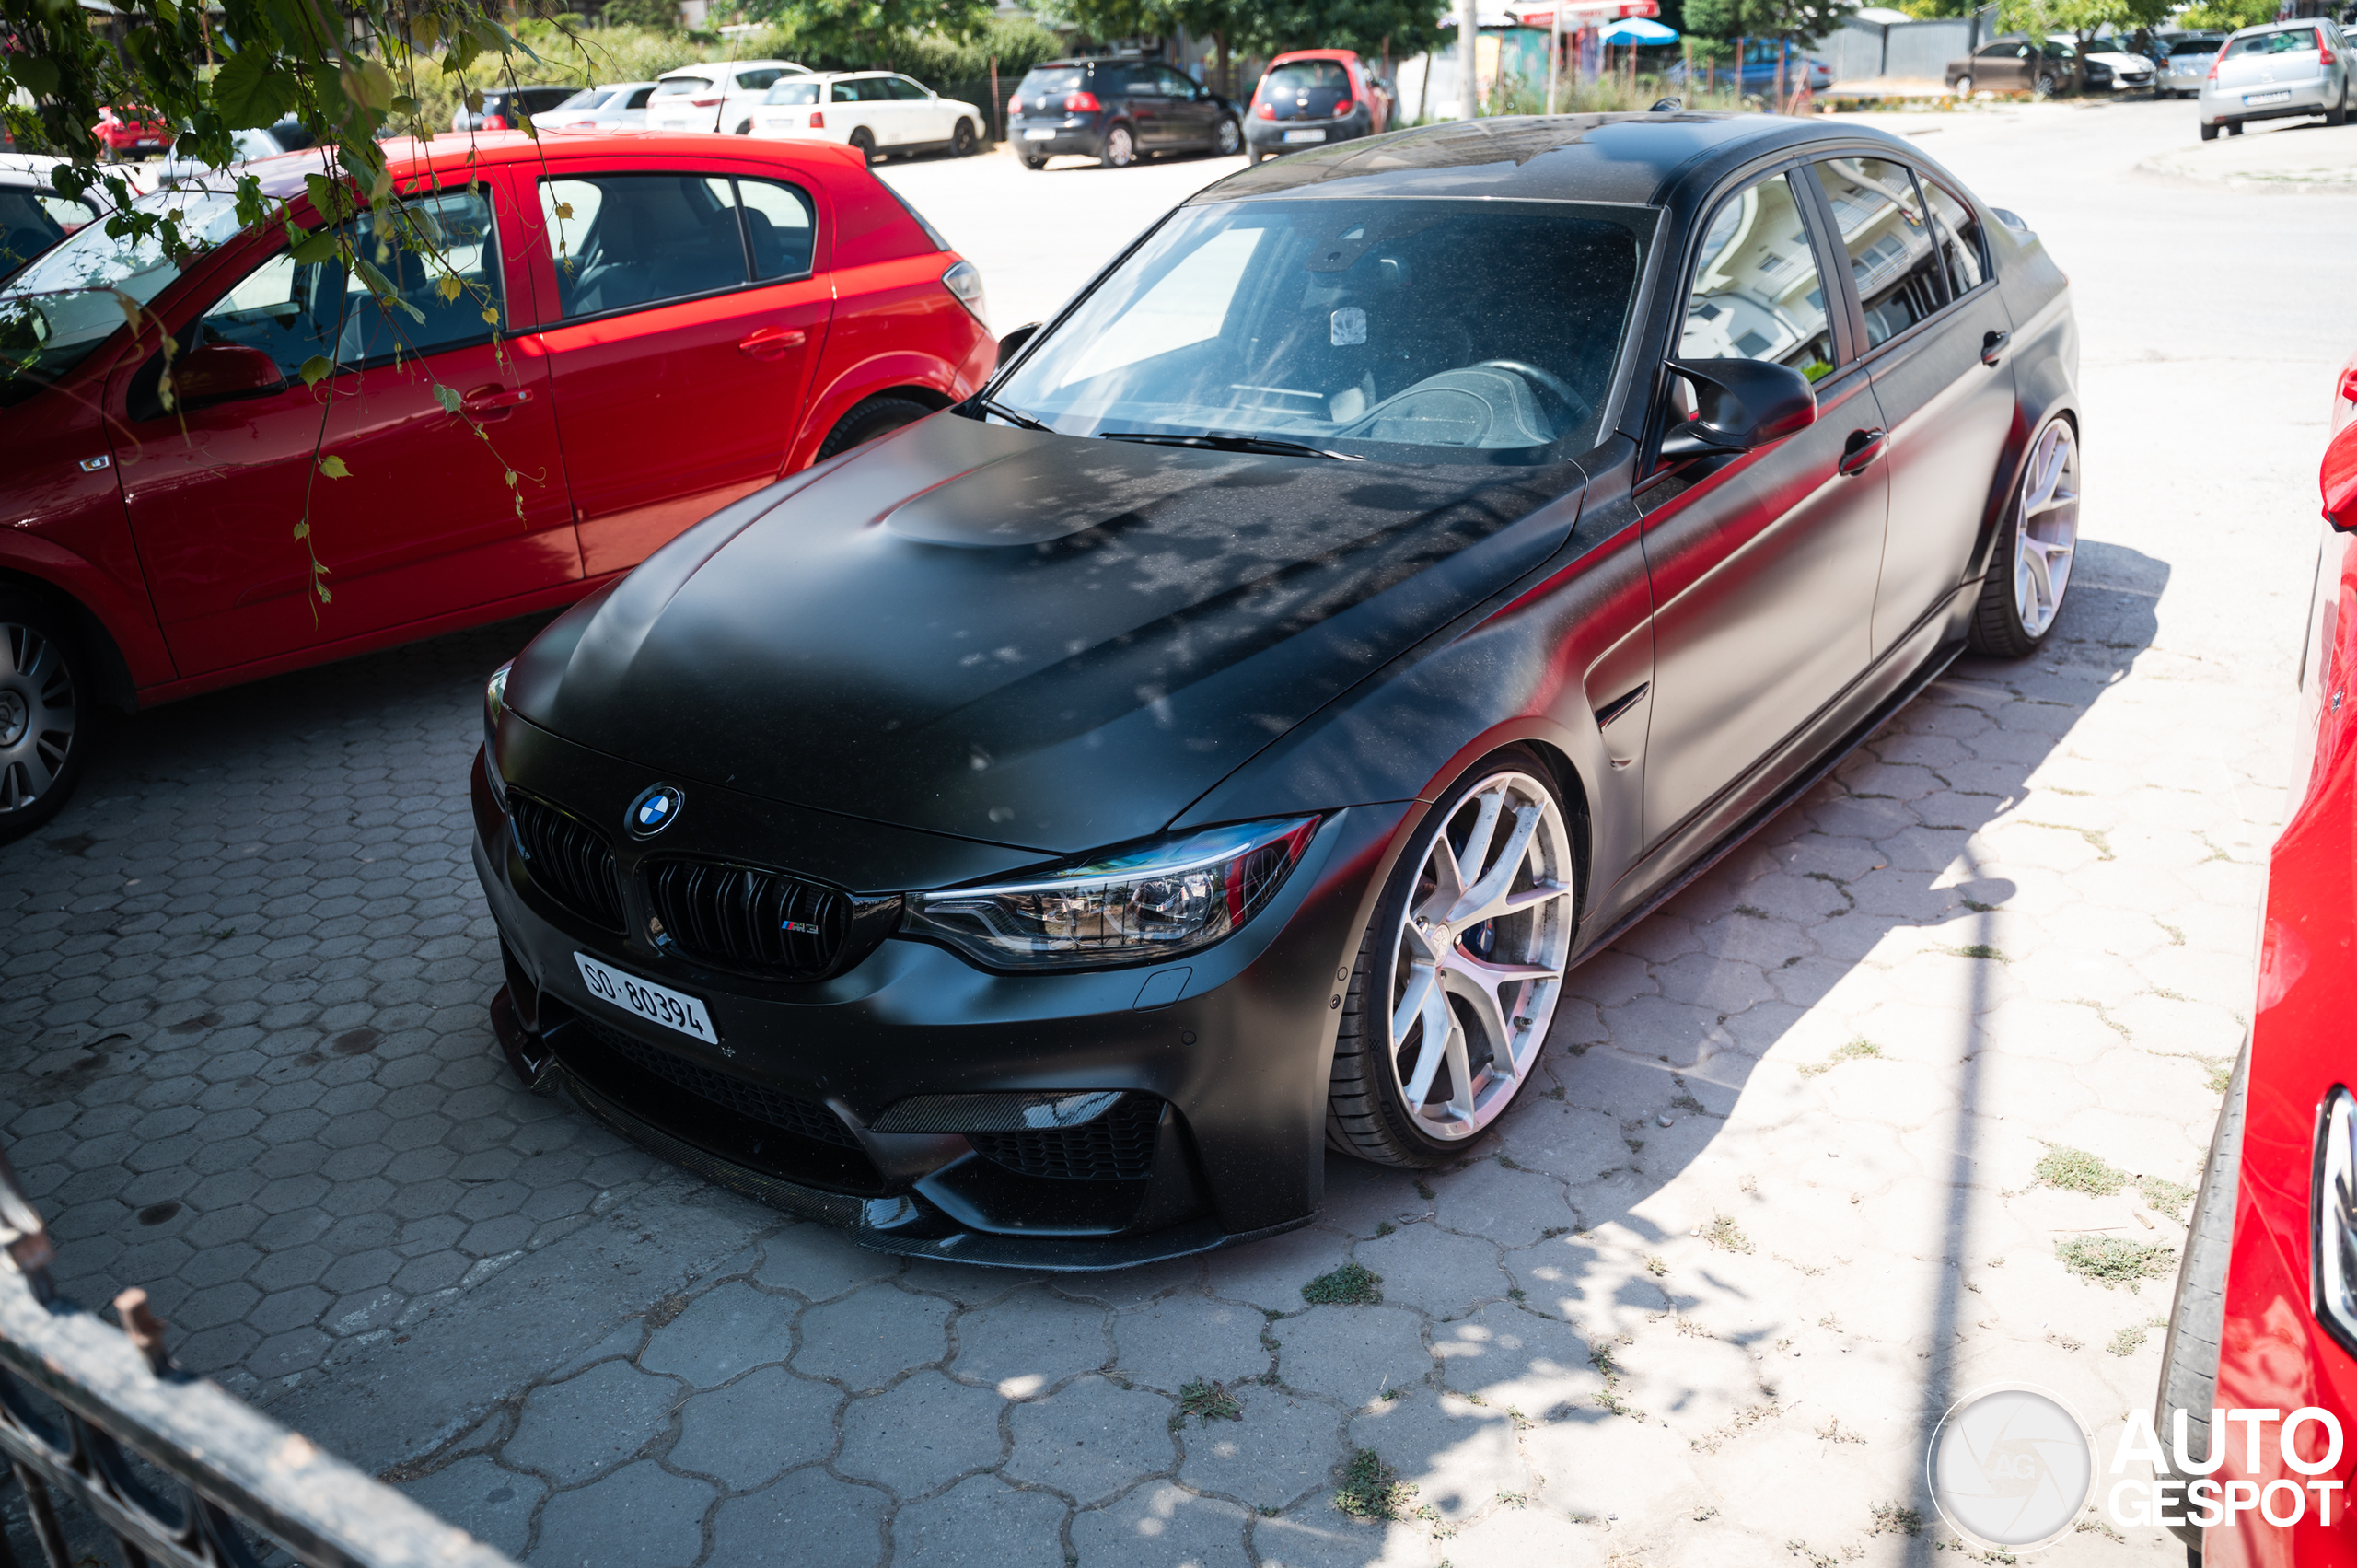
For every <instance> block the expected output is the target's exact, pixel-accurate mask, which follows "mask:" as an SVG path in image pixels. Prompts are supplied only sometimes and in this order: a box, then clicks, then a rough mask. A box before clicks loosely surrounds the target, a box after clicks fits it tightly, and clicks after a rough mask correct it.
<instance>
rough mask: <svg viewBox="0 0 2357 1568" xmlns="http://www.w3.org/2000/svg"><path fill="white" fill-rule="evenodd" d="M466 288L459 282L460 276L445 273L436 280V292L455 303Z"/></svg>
mask: <svg viewBox="0 0 2357 1568" xmlns="http://www.w3.org/2000/svg"><path fill="white" fill-rule="evenodd" d="M466 286H467V285H464V284H462V283H460V282H459V274H458V273H443V274H442V275H441V276H440V277H438V278H435V280H434V292H435V293H436V294H438V295H440V296H442V297H443V298H445V299H447V300H450V301H452V302H453V303H456V301H457V300H458V297H459V294H460V293H462V292H463V291H464V290H465V288H466Z"/></svg>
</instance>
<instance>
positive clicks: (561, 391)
mask: <svg viewBox="0 0 2357 1568" xmlns="http://www.w3.org/2000/svg"><path fill="white" fill-rule="evenodd" d="M388 152H389V157H390V160H391V166H392V173H393V176H394V178H395V180H397V181H398V182H399V184H400V186H401V189H403V190H404V191H405V192H408V193H409V194H410V198H411V203H410V206H409V208H408V210H409V211H410V212H411V213H412V214H413V215H415V218H416V221H417V222H418V223H420V224H421V225H423V226H426V227H427V228H428V229H430V230H431V232H432V234H433V235H434V237H435V240H436V247H435V249H437V250H438V252H439V255H438V257H437V256H435V255H431V254H428V255H421V254H420V253H419V252H418V251H416V250H405V249H397V250H389V251H387V250H376V249H375V248H374V247H373V246H372V245H371V244H370V243H369V242H368V241H367V238H366V236H364V237H363V243H362V246H361V255H362V258H363V259H364V260H366V259H368V258H369V257H370V256H372V255H373V256H374V258H375V264H376V265H377V266H378V267H379V268H381V269H382V270H383V272H384V273H385V274H386V275H387V277H388V279H389V283H390V285H391V287H392V288H393V290H394V292H395V293H396V294H397V295H398V296H400V297H399V303H398V307H397V308H392V309H388V308H382V307H379V306H378V305H377V304H376V303H375V301H374V297H373V296H372V295H371V294H370V293H369V292H368V290H367V288H366V286H365V285H364V284H363V282H362V281H361V280H360V279H359V278H357V277H350V276H347V275H346V273H345V272H344V269H343V266H342V264H341V263H339V262H336V261H332V260H327V261H308V260H298V259H297V258H296V254H295V253H294V252H293V251H291V250H289V249H288V246H287V237H286V231H285V229H284V226H279V225H271V226H264V227H261V228H258V229H253V230H244V229H242V228H241V226H239V225H238V222H237V218H236V214H235V210H234V208H235V203H234V198H233V197H232V196H231V195H230V194H228V193H226V192H203V191H198V190H194V189H191V188H182V189H180V190H176V191H171V192H160V193H158V194H157V195H155V196H151V197H148V198H146V199H145V200H146V201H147V202H148V203H156V204H161V205H164V206H178V207H180V209H181V210H182V212H183V214H184V215H185V216H184V222H185V224H186V226H187V227H188V229H189V230H190V231H191V232H192V233H193V234H195V235H196V236H198V237H199V238H202V239H203V241H204V242H205V243H206V244H207V245H208V246H209V249H207V250H204V251H203V253H202V254H201V255H200V256H199V257H197V258H196V259H195V260H194V261H191V262H189V263H188V264H186V265H185V266H178V265H175V264H174V263H172V262H171V261H168V260H167V259H166V258H165V257H164V256H163V254H162V253H161V251H160V250H159V249H158V248H157V246H156V245H155V244H154V243H153V242H152V241H141V240H134V239H127V238H126V239H115V238H110V237H109V236H108V235H107V234H106V232H105V230H104V226H101V225H93V226H90V227H88V228H87V229H85V230H83V231H82V232H80V233H78V234H76V235H75V236H74V237H73V238H70V239H68V240H66V241H65V242H64V243H63V244H61V245H59V246H58V247H57V248H56V249H55V250H51V251H50V252H49V253H48V254H47V255H44V256H42V257H41V258H40V259H39V260H38V261H34V262H33V263H32V264H31V265H30V266H29V267H27V268H25V270H24V271H23V272H21V273H18V274H17V276H15V277H14V278H12V279H10V280H8V282H7V284H6V285H5V287H0V476H5V477H0V491H5V494H6V495H7V496H8V505H7V511H6V517H5V518H0V841H4V840H6V839H8V838H13V837H16V836H17V835H19V834H22V833H24V832H27V831H29V830H31V829H32V828H34V827H37V826H38V825H39V824H40V823H41V821H43V820H45V819H47V818H48V817H49V816H50V815H52V813H54V812H55V811H56V809H57V808H58V807H59V805H60V804H61V803H62V801H63V800H64V796H65V795H66V794H67V792H69V791H70V790H71V789H72V787H73V784H74V783H75V777H76V775H77V773H78V772H79V771H80V769H81V766H82V765H83V761H84V758H85V754H86V753H87V749H88V734H89V722H88V721H89V720H90V719H91V718H92V717H94V716H95V713H94V709H95V707H96V706H97V705H105V706H110V707H116V708H122V709H131V708H135V707H137V706H140V705H142V704H145V703H157V702H162V701H165V700H168V699H170V698H174V697H182V696H187V695H190V694H191V693H193V692H197V691H206V690H208V689H211V688H214V687H219V686H226V685H229V684H232V683H234V682H237V681H242V680H250V679H255V678H257V677H260V676H265V675H272V674H275V673H277V672H279V671H281V670H287V669H293V668H299V667H301V666H304V665H309V664H317V663H320V662H322V661H325V660H328V659H334V658H340V657H343V656H347V655H351V654H356V653H362V652H366V651H367V650H370V649H374V648H381V647H386V646H389V645H392V644H396V643H401V642H405V641H408V640H410V639H412V638H417V637H424V636H430V635H433V634H435V633H440V632H447V631H450V630H452V629H455V628H457V627H461V626H467V625H471V624H476V623H479V622H482V621H496V620H500V619H502V618H504V617H507V616H512V615H517V614H521V613H524V612H526V611H528V610H541V609H545V608H548V607H551V606H554V605H560V604H563V603H565V602H567V601H569V600H572V599H575V598H580V597H582V596H583V595H585V594H586V593H588V592H590V591H592V590H593V589H595V588H597V587H599V586H600V585H602V584H604V583H606V582H608V581H610V580H611V579H612V578H614V577H616V576H618V575H621V574H622V573H624V572H627V571H629V570H630V569H631V568H632V567H633V566H635V565H636V564H637V563H639V562H640V561H641V560H643V559H644V558H645V556H646V554H647V552H650V551H652V550H654V549H655V548H656V546H658V545H660V544H662V543H663V542H664V541H665V540H668V539H670V538H671V537H672V536H673V535H675V534H677V533H679V531H680V530H681V529H682V528H686V527H687V526H688V525H689V524H691V523H692V522H694V521H696V520H697V519H699V518H701V517H706V516H708V515H710V514H711V513H713V512H714V511H716V510H718V509H719V508H721V507H723V506H726V505H728V504H729V503H731V502H733V501H735V500H737V499H738V498H739V497H741V496H744V495H746V494H750V493H751V492H753V491H755V490H759V489H761V487H763V486H764V485H767V484H770V483H772V482H775V481H776V480H777V479H779V478H780V477H781V476H782V475H784V474H788V473H792V472H793V471H795V470H798V469H801V468H804V467H807V465H808V464H810V463H811V462H813V461H815V460H818V459H821V458H826V457H831V456H833V455H834V454H835V453H836V452H839V451H842V450H843V449H844V448H845V447H851V446H854V445H857V444H858V443H860V442H862V441H865V440H866V439H868V438H870V437H872V436H879V435H882V434H883V433H884V432H885V431H887V430H890V429H893V428H896V427H897V426H899V425H901V424H908V423H910V422H911V421H912V420H915V419H918V418H922V417H923V416H924V415H925V414H926V413H928V412H932V411H934V410H935V409H939V408H944V407H946V406H947V405H949V404H950V403H952V402H956V401H959V400H962V399H964V398H966V397H968V396H970V395H971V394H972V393H973V391H974V390H975V389H977V388H978V387H979V386H980V385H981V381H982V379H983V377H985V375H987V373H988V372H989V370H990V369H991V367H992V366H993V365H994V364H995V363H996V356H997V348H996V344H995V343H993V340H992V338H991V336H990V333H989V331H987V329H986V328H985V327H984V325H983V321H982V316H981V307H982V295H981V278H980V275H979V274H978V273H976V272H975V270H974V268H973V266H972V264H971V263H970V262H967V261H962V260H961V259H960V258H959V257H958V254H957V253H956V252H955V251H953V250H950V249H949V247H948V244H947V242H946V240H944V239H943V238H941V236H940V235H939V234H937V233H935V231H934V230H933V229H932V228H931V227H930V226H928V225H927V224H926V223H925V222H924V220H923V219H922V218H921V217H919V216H917V215H916V214H915V213H914V212H913V211H911V209H910V208H909V207H908V206H907V205H906V204H905V203H902V202H901V201H900V199H899V198H898V197H896V196H895V195H894V194H893V192H891V191H890V190H889V189H888V187H886V186H885V185H883V184H881V183H880V182H879V181H878V180H877V179H876V177H875V176H874V175H872V174H870V173H869V172H868V171H867V170H866V169H865V168H864V167H863V166H862V164H861V160H860V157H859V155H858V154H857V153H856V152H854V151H852V150H850V149H847V148H844V147H839V146H834V145H828V144H825V143H816V142H762V141H756V140H752V139H750V138H737V137H730V138H726V139H725V140H724V139H717V138H714V137H711V136H693V135H673V134H653V133H644V132H621V133H611V132H609V133H600V134H565V133H552V134H549V135H547V136H545V137H543V138H542V139H541V140H540V142H537V143H536V142H533V141H532V140H530V139H529V138H528V137H527V136H524V135H522V134H516V133H501V134H484V135H474V136H470V137H466V138H459V137H444V138H442V139H441V140H439V141H436V142H433V143H429V144H418V143H409V142H403V143H392V144H388ZM248 167H249V168H250V169H251V170H252V171H253V172H254V173H256V174H258V175H259V176H260V177H261V180H262V184H263V189H264V191H265V192H266V193H267V194H270V195H273V196H283V197H285V198H287V199H289V200H290V201H292V202H293V203H294V207H295V213H296V217H297V219H298V220H299V221H303V222H311V221H314V220H313V219H312V217H311V209H310V207H309V204H308V201H307V200H306V199H305V198H304V196H303V194H302V192H303V191H304V183H303V179H304V176H305V175H306V174H309V173H314V172H317V171H318V169H319V167H320V165H319V158H318V156H317V155H315V154H311V153H290V154H286V155H284V156H283V157H275V158H269V159H264V160H262V161H261V162H258V163H255V164H252V165H250V166H248ZM454 283H455V285H456V286H452V285H453V284H454ZM126 297H127V298H130V299H133V300H136V301H139V302H141V305H142V308H143V310H144V313H145V319H144V321H143V330H141V331H137V332H134V331H132V330H130V328H129V327H127V326H126V325H125V321H124V316H123V310H122V299H124V298H126ZM167 334H168V335H169V337H170V338H171V340H172V344H173V349H174V353H173V354H172V356H171V358H170V364H169V373H170V376H171V378H172V387H173V389H174V391H175V392H176V395H177V407H173V408H168V407H167V406H166V401H165V396H164V391H165V389H164V386H163V377H164V375H165V373H166V370H167V356H166V354H164V353H163V348H164V339H165V337H166V335H167ZM323 361H324V362H331V363H332V365H333V371H332V373H331V374H328V375H326V376H325V377H324V378H321V379H319V380H318V381H317V384H316V385H312V384H307V382H306V381H305V379H304V376H303V372H304V369H305V367H306V366H310V369H311V373H312V375H313V376H314V377H318V376H319V372H320V370H321V369H323V368H324V365H323V364H322V363H321V362H323ZM450 404H455V405H456V407H455V409H454V408H452V407H450V406H448V405H450ZM315 448H316V449H317V451H319V452H320V453H323V454H324V459H333V460H332V461H328V460H324V459H323V460H322V461H320V462H319V463H315V462H314V455H315ZM307 506H308V512H307V510H306V508H307ZM307 521H308V534H309V537H308V540H306V539H305V538H303V537H301V529H300V528H298V525H303V524H305V523H306V522H307ZM314 552H316V558H317V562H318V563H319V566H320V567H322V568H324V575H316V574H315V572H314V569H313V560H314ZM320 589H325V590H326V591H325V592H320V591H319V590H320Z"/></svg>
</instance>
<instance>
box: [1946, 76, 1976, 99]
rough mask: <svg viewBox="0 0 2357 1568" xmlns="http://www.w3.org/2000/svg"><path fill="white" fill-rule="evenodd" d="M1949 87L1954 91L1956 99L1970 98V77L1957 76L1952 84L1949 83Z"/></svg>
mask: <svg viewBox="0 0 2357 1568" xmlns="http://www.w3.org/2000/svg"><path fill="white" fill-rule="evenodd" d="M1949 86H1950V87H1953V88H1954V89H1955V92H1956V97H1958V98H1970V97H1971V96H1972V78H1971V77H1970V76H1958V77H1957V78H1956V80H1955V81H1954V82H1952V83H1950V84H1949Z"/></svg>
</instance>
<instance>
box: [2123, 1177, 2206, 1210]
mask: <svg viewBox="0 0 2357 1568" xmlns="http://www.w3.org/2000/svg"><path fill="white" fill-rule="evenodd" d="M2136 1190H2137V1191H2140V1192H2142V1193H2143V1194H2144V1202H2146V1203H2148V1204H2150V1205H2151V1206H2152V1207H2153V1208H2154V1210H2155V1211H2156V1212H2158V1213H2160V1214H2166V1215H2168V1217H2169V1218H2171V1219H2173V1220H2175V1219H2183V1218H2184V1217H2185V1216H2184V1215H2182V1214H2179V1213H2177V1211H2178V1210H2180V1209H2182V1208H2184V1207H2185V1206H2186V1205H2187V1204H2188V1203H2190V1202H2193V1189H2192V1188H2190V1187H2188V1186H2186V1185H2185V1184H2184V1183H2183V1182H2181V1181H2165V1180H2163V1179H2161V1178H2159V1177H2157V1176H2147V1177H2143V1178H2142V1179H2139V1180H2138V1181H2137V1183H2136Z"/></svg>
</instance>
